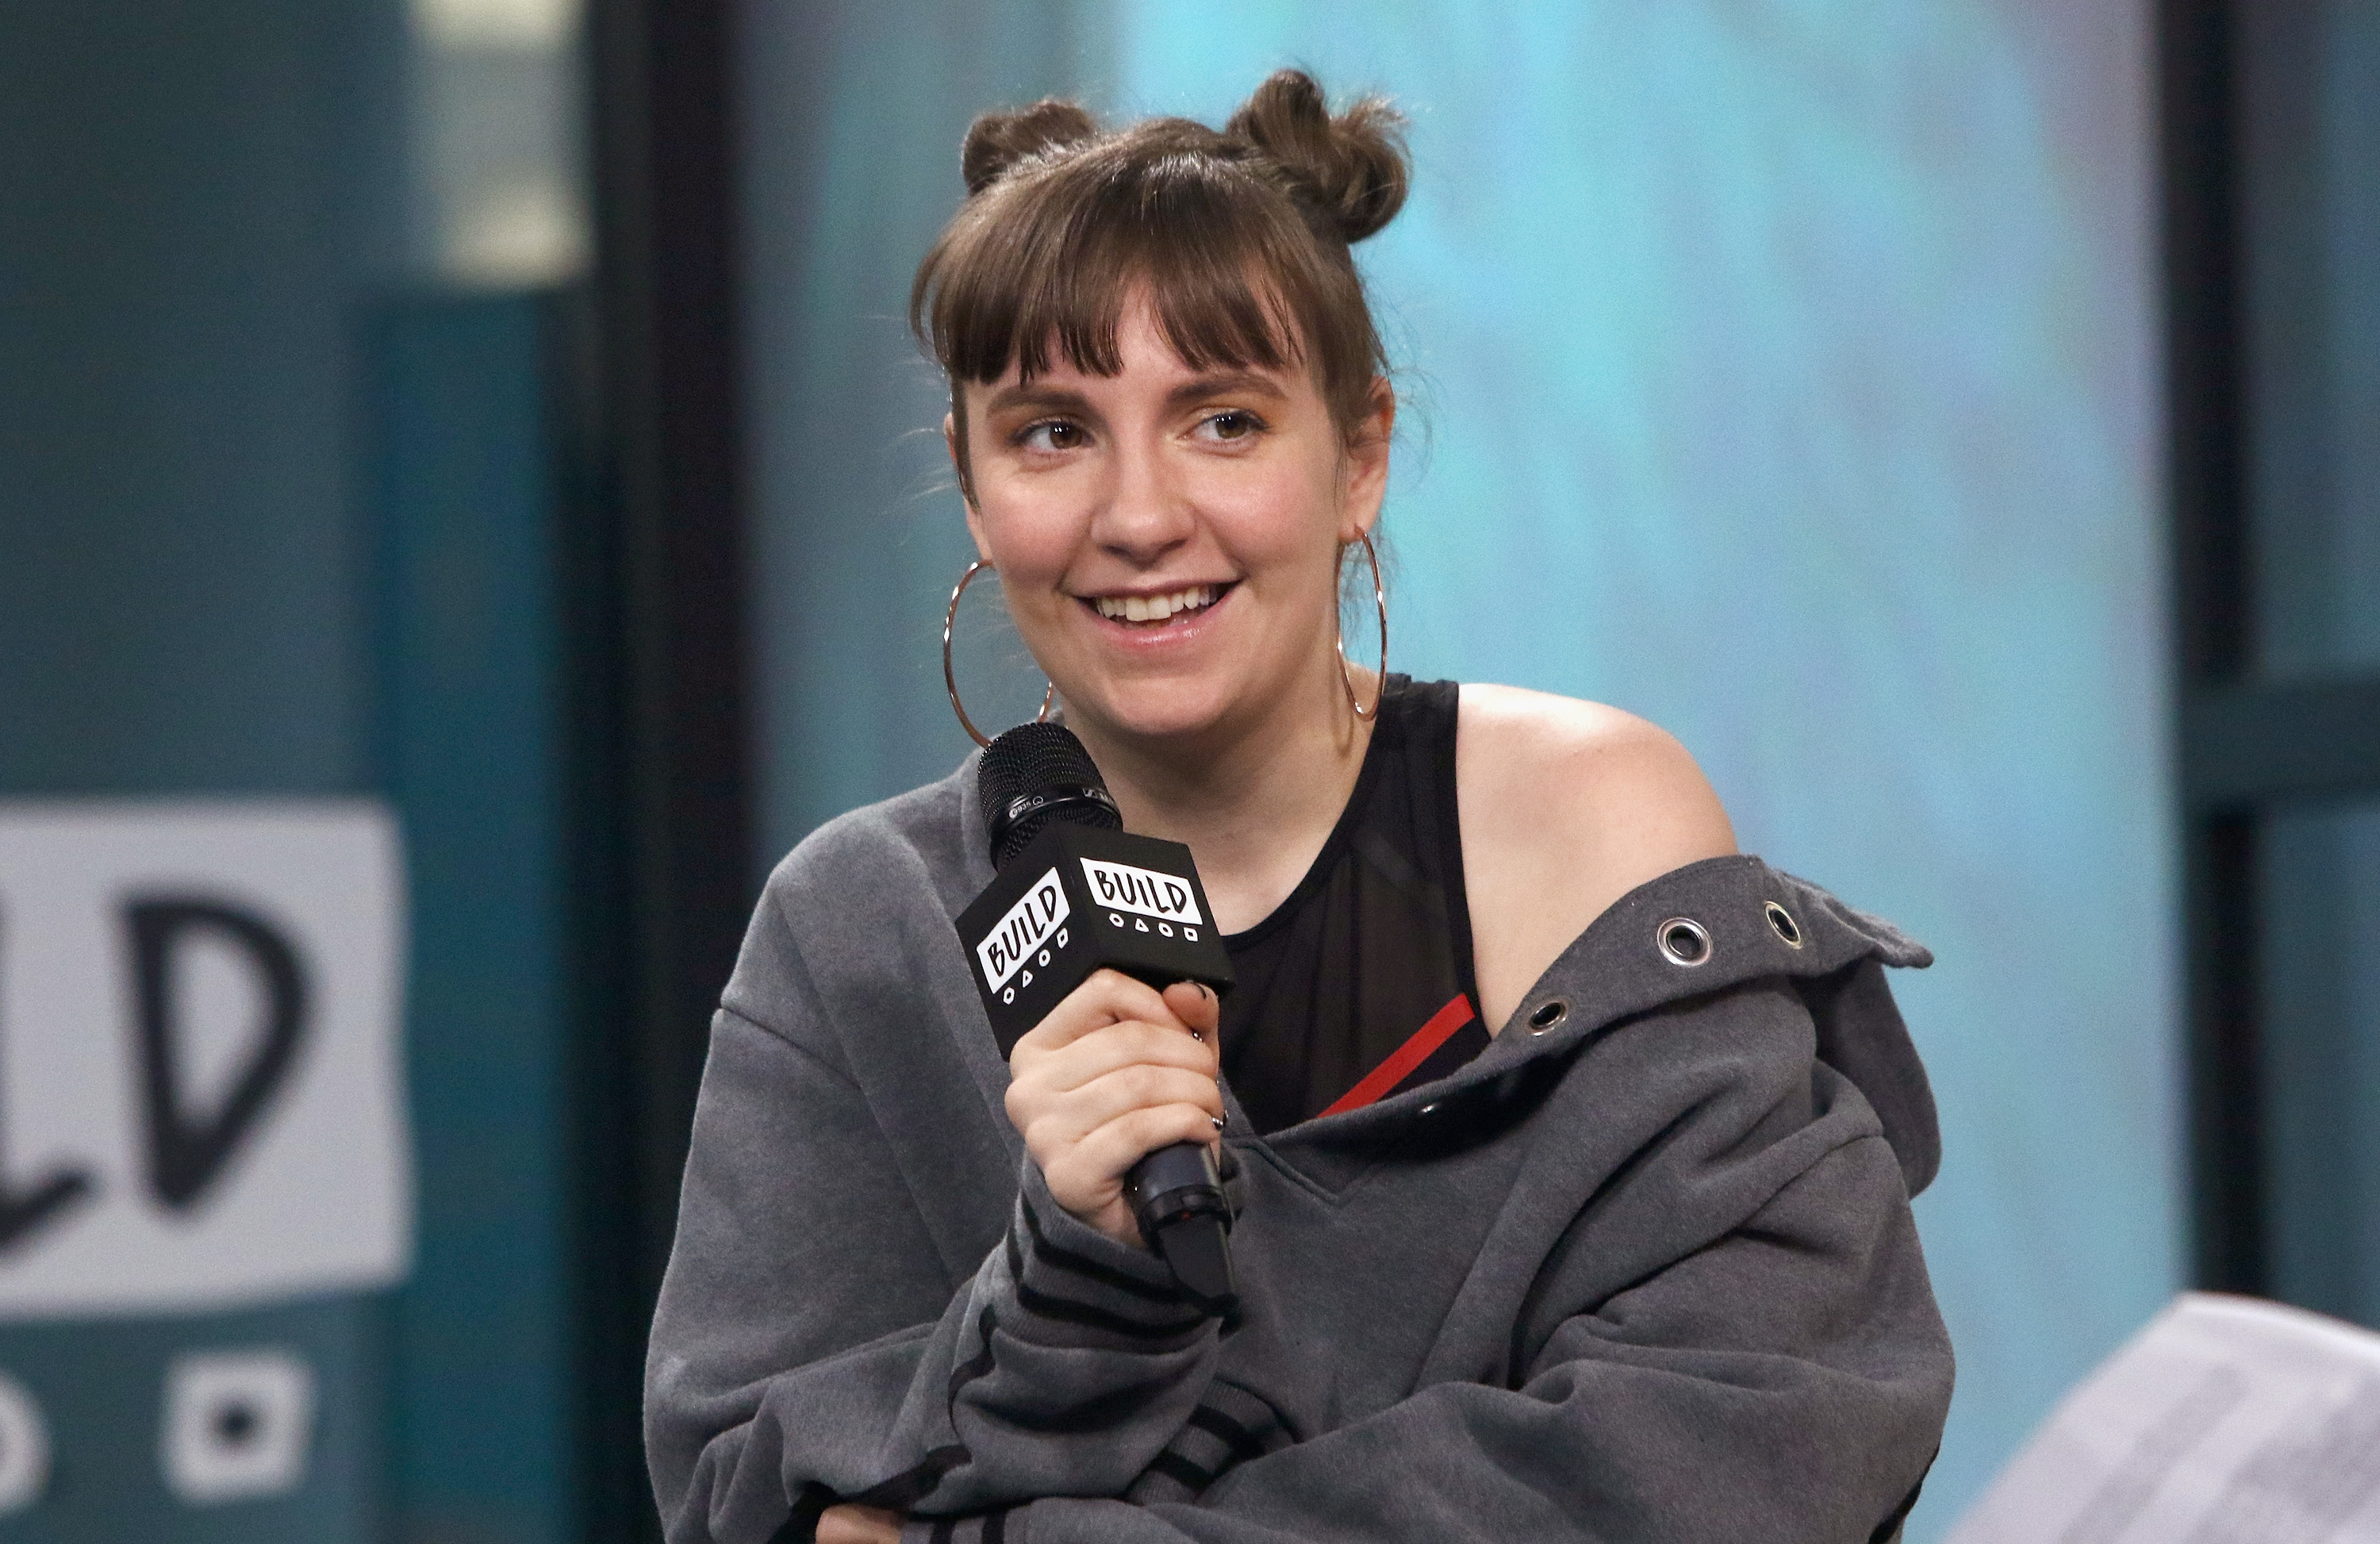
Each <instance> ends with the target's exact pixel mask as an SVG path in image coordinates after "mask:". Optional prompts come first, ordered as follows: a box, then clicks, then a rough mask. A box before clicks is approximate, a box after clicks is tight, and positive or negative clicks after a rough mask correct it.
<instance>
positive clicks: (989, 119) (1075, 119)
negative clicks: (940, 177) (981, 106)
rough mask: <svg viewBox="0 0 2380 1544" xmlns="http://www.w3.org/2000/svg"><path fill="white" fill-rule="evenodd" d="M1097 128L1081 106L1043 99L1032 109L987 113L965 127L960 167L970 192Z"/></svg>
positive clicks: (1095, 132) (1093, 135) (1095, 133)
mask: <svg viewBox="0 0 2380 1544" xmlns="http://www.w3.org/2000/svg"><path fill="white" fill-rule="evenodd" d="M1098 134H1099V125H1098V124H1097V123H1095V122H1093V121H1092V119H1091V115H1090V114H1088V113H1087V112H1085V111H1083V107H1082V104H1081V103H1075V102H1062V101H1060V100H1059V99H1058V98H1056V97H1054V96H1053V97H1044V98H1043V99H1042V100H1040V101H1039V102H1037V103H1034V104H1033V105H1032V106H1030V107H1019V108H1017V109H1016V110H1015V111H1014V112H1009V113H986V114H984V115H982V116H981V117H979V118H977V119H976V120H975V122H974V123H972V124H969V125H968V126H967V132H966V140H965V143H964V144H963V145H961V146H960V148H959V171H960V172H961V173H962V174H963V175H964V176H965V177H966V190H967V192H968V194H969V195H974V194H977V193H980V192H982V191H983V190H984V189H985V188H989V187H990V186H991V185H992V184H993V183H995V182H997V181H999V180H1000V179H1001V177H1002V176H1003V175H1005V174H1006V173H1007V172H1008V171H1009V169H1010V168H1012V167H1014V165H1015V164H1017V163H1018V162H1020V161H1028V160H1030V159H1032V158H1033V157H1034V156H1037V155H1040V154H1043V153H1045V152H1050V151H1053V150H1058V149H1062V148H1063V147H1064V146H1067V145H1075V144H1080V143H1081V142H1082V141H1084V140H1089V139H1093V138H1096V137H1097V136H1098Z"/></svg>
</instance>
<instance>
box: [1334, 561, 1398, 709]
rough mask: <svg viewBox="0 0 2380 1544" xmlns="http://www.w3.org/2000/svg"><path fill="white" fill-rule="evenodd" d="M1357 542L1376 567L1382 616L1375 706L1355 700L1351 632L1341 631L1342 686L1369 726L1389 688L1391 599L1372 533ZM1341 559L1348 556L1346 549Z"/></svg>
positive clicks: (1350, 705)
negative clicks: (1350, 662)
mask: <svg viewBox="0 0 2380 1544" xmlns="http://www.w3.org/2000/svg"><path fill="white" fill-rule="evenodd" d="M1355 540H1356V541H1359V542H1361V543H1363V547H1364V560H1365V561H1366V563H1369V564H1370V565H1372V604H1373V605H1374V606H1375V607H1377V608H1378V611H1379V614H1380V680H1379V684H1378V686H1376V687H1373V688H1372V706H1371V708H1370V710H1369V711H1366V709H1365V707H1364V705H1363V703H1361V702H1359V701H1357V700H1356V698H1355V673H1354V670H1353V669H1352V668H1351V667H1350V666H1349V665H1348V663H1347V629H1346V628H1345V627H1343V626H1342V627H1341V628H1340V629H1339V645H1338V647H1339V684H1340V685H1341V686H1342V687H1345V688H1346V689H1347V706H1348V708H1349V709H1350V710H1351V711H1353V712H1354V715H1355V716H1356V717H1357V718H1359V719H1362V720H1363V721H1364V722H1365V723H1370V722H1371V721H1372V720H1374V719H1376V718H1378V717H1379V716H1380V699H1381V698H1382V697H1383V696H1385V695H1386V694H1387V692H1388V689H1389V596H1388V592H1387V591H1386V590H1383V589H1382V588H1381V586H1380V554H1379V553H1377V552H1374V551H1373V550H1372V533H1371V532H1370V531H1368V530H1367V531H1364V532H1361V533H1360V534H1358V535H1357V536H1356V538H1355ZM1340 551H1341V556H1342V559H1343V557H1344V556H1345V549H1344V548H1342V549H1341V550H1340Z"/></svg>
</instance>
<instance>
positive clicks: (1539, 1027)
mask: <svg viewBox="0 0 2380 1544" xmlns="http://www.w3.org/2000/svg"><path fill="white" fill-rule="evenodd" d="M1569 1016H1570V1004H1569V1003H1565V1002H1563V1001H1562V1000H1561V999H1560V998H1559V997H1557V998H1554V999H1552V1000H1550V1001H1548V1002H1545V1003H1539V1004H1538V1005H1537V1011H1536V1013H1533V1014H1531V1015H1529V1033H1530V1034H1532V1035H1542V1034H1544V1033H1545V1032H1546V1031H1547V1030H1548V1029H1550V1028H1552V1027H1554V1026H1555V1025H1557V1024H1560V1022H1561V1021H1562V1020H1563V1019H1565V1018H1568V1017H1569Z"/></svg>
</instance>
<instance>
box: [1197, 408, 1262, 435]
mask: <svg viewBox="0 0 2380 1544" xmlns="http://www.w3.org/2000/svg"><path fill="white" fill-rule="evenodd" d="M1259 427H1260V426H1259V425H1258V424H1257V417H1256V415H1255V414H1254V413H1250V412H1246V411H1244V410H1242V409H1240V408H1237V407H1234V408H1233V409H1232V410H1231V411H1229V412H1226V413H1217V414H1215V415H1214V416H1213V417H1211V418H1209V419H1207V428H1208V430H1209V431H1211V432H1213V434H1214V436H1215V438H1217V439H1219V440H1242V439H1245V438H1246V437H1247V436H1249V435H1250V434H1253V433H1255V432H1257V429H1258V428H1259Z"/></svg>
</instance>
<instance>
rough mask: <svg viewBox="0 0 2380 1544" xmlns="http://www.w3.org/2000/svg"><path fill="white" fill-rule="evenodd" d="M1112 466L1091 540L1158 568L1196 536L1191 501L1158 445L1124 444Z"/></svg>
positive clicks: (1139, 564)
mask: <svg viewBox="0 0 2380 1544" xmlns="http://www.w3.org/2000/svg"><path fill="white" fill-rule="evenodd" d="M1109 465H1110V467H1111V472H1112V475H1111V478H1110V480H1109V483H1108V486H1107V488H1106V490H1105V493H1106V496H1105V497H1104V498H1103V499H1102V500H1101V501H1100V503H1099V510H1098V512H1097V513H1096V514H1094V515H1093V516H1092V517H1091V540H1092V541H1095V542H1097V543H1098V544H1099V546H1100V547H1102V548H1104V549H1105V550H1107V551H1108V552H1110V553H1114V554H1115V555H1116V556H1118V557H1120V558H1122V559H1123V560H1124V561H1125V562H1127V563H1129V564H1131V565H1133V566H1135V567H1137V568H1147V567H1153V566H1155V565H1157V564H1158V563H1160V562H1161V561H1163V559H1164V558H1165V555H1166V554H1167V553H1171V552H1172V551H1173V550H1174V549H1175V548H1177V547H1179V546H1181V545H1182V544H1183V543H1184V542H1185V541H1189V540H1190V534H1191V530H1192V529H1193V527H1194V526H1195V524H1196V521H1195V518H1194V517H1193V515H1192V513H1191V509H1190V501H1189V499H1188V498H1187V496H1186V495H1185V493H1184V490H1183V489H1181V488H1179V487H1177V486H1176V485H1175V484H1174V481H1173V479H1172V477H1170V476H1169V475H1168V473H1167V469H1166V466H1165V462H1164V457H1163V456H1160V455H1159V454H1158V453H1157V452H1156V450H1155V449H1154V448H1153V447H1150V446H1147V445H1133V444H1127V445H1124V446H1122V447H1120V448H1119V450H1118V453H1117V454H1116V455H1115V456H1114V457H1113V458H1112V459H1111V461H1110V463H1109Z"/></svg>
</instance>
